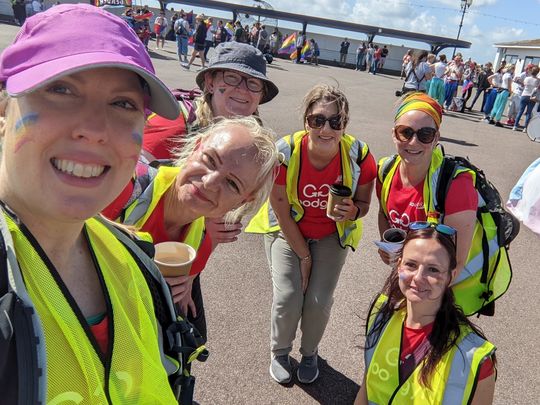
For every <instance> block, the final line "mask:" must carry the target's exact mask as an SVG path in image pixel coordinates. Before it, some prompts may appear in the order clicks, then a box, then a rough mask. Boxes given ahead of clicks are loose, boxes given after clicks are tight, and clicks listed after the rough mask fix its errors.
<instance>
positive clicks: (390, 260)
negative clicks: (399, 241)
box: [378, 249, 396, 266]
mask: <svg viewBox="0 0 540 405" xmlns="http://www.w3.org/2000/svg"><path fill="white" fill-rule="evenodd" d="M378 253H379V256H380V257H381V259H382V261H383V262H384V264H386V265H388V266H393V265H394V264H395V263H396V259H395V257H392V256H391V255H390V254H389V253H388V252H385V251H384V250H382V249H379V250H378Z"/></svg>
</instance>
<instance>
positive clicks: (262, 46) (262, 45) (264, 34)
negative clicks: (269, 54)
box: [256, 25, 268, 53]
mask: <svg viewBox="0 0 540 405" xmlns="http://www.w3.org/2000/svg"><path fill="white" fill-rule="evenodd" d="M267 44H268V31H266V25H261V29H260V30H259V34H258V37H257V43H256V48H257V49H258V50H259V51H261V52H262V53H266V48H267Z"/></svg>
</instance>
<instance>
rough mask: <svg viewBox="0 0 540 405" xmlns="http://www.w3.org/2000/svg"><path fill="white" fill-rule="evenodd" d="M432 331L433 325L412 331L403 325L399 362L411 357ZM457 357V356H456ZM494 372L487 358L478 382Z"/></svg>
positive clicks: (489, 359) (491, 362)
mask: <svg viewBox="0 0 540 405" xmlns="http://www.w3.org/2000/svg"><path fill="white" fill-rule="evenodd" d="M432 329H433V323H430V324H429V325H426V326H424V327H423V328H420V329H412V328H408V327H407V326H405V325H403V334H402V341H401V353H400V356H399V360H400V362H403V361H405V359H406V358H407V357H408V356H409V355H411V354H412V353H413V352H414V351H415V350H416V348H417V347H418V346H420V345H421V344H422V342H423V341H424V340H425V339H427V338H428V337H429V335H430V333H431V331H432ZM457 355H458V356H459V354H457ZM494 372H495V368H494V366H493V360H491V357H488V358H487V359H486V360H485V361H484V362H483V363H482V365H481V366H480V371H479V373H478V380H483V379H484V378H487V377H489V376H490V375H492V374H493V373H494Z"/></svg>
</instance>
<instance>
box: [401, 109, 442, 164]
mask: <svg viewBox="0 0 540 405" xmlns="http://www.w3.org/2000/svg"><path fill="white" fill-rule="evenodd" d="M398 125H405V126H408V127H411V128H412V129H413V130H415V131H417V130H419V129H420V128H424V127H429V128H436V125H435V122H434V121H433V118H431V117H430V116H429V115H428V114H426V113H425V112H422V111H418V110H413V111H409V112H407V113H405V114H403V115H402V116H401V117H399V119H398V120H397V121H396V122H395V124H394V128H395V127H397V126H398ZM439 138H440V133H439V131H437V134H436V135H435V138H434V139H433V141H432V142H431V143H428V144H425V143H422V142H420V141H419V140H418V137H417V135H414V136H413V137H412V138H411V139H409V140H408V141H401V140H399V139H398V138H397V137H396V133H395V131H394V129H392V139H393V141H394V144H395V145H396V149H397V152H398V154H399V156H400V157H401V159H402V161H403V162H404V163H405V164H408V165H426V164H428V165H429V162H431V155H432V154H433V149H435V146H436V145H437V143H438V142H439Z"/></svg>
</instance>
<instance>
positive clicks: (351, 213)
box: [334, 198, 359, 221]
mask: <svg viewBox="0 0 540 405" xmlns="http://www.w3.org/2000/svg"><path fill="white" fill-rule="evenodd" d="M358 210H359V208H358V207H357V206H356V205H354V201H353V200H352V199H350V198H345V199H343V200H342V201H341V204H336V205H335V206H334V218H336V221H354V219H355V218H356V214H357V213H358Z"/></svg>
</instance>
